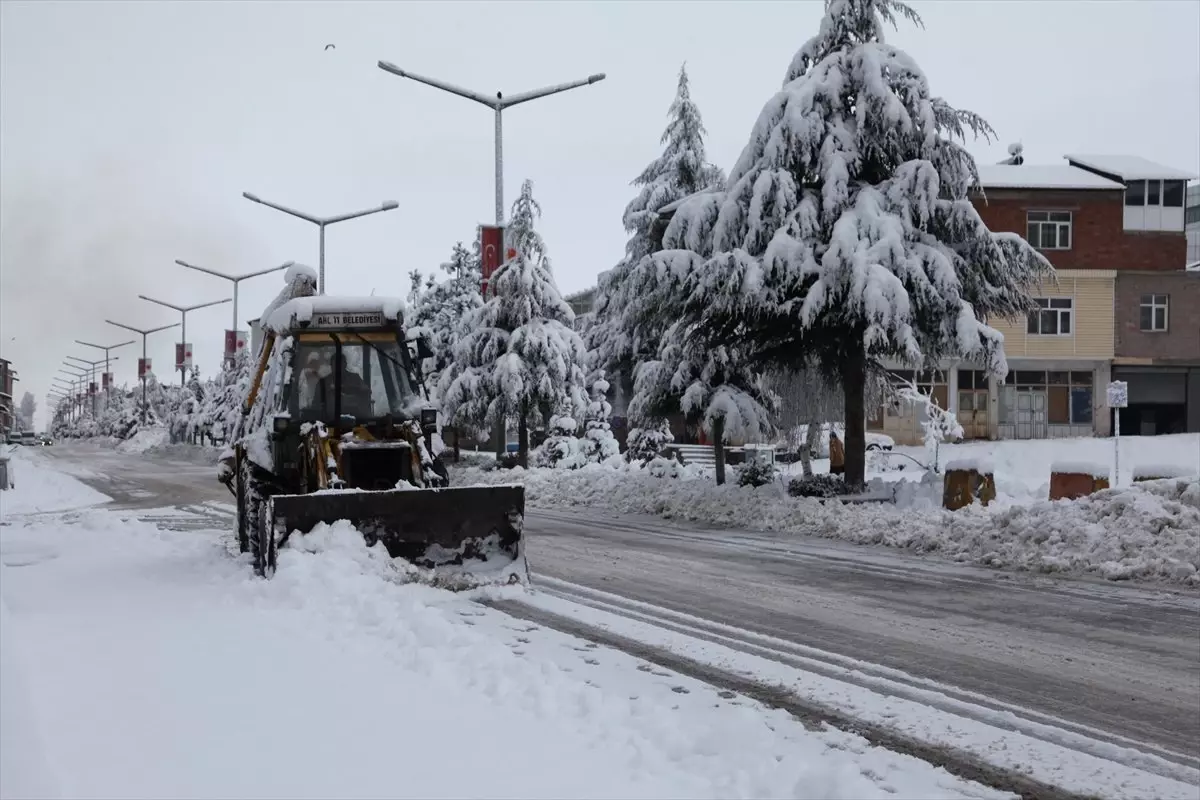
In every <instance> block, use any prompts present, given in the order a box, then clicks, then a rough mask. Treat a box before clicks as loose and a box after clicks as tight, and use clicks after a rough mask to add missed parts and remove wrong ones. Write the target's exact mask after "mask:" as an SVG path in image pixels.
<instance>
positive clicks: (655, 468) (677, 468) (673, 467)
mask: <svg viewBox="0 0 1200 800" xmlns="http://www.w3.org/2000/svg"><path fill="white" fill-rule="evenodd" d="M646 474H647V475H649V476H651V477H653V478H682V477H685V476H686V475H687V469H686V468H685V467H684V466H683V465H682V464H680V463H679V461H678V460H676V459H675V458H674V457H673V456H672V457H671V458H666V457H663V456H655V457H654V458H652V459H650V461H649V462H648V463H647V464H646Z"/></svg>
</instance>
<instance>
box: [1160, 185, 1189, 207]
mask: <svg viewBox="0 0 1200 800" xmlns="http://www.w3.org/2000/svg"><path fill="white" fill-rule="evenodd" d="M1184 185H1185V184H1184V181H1163V201H1162V203H1163V206H1164V207H1165V208H1183V191H1184Z"/></svg>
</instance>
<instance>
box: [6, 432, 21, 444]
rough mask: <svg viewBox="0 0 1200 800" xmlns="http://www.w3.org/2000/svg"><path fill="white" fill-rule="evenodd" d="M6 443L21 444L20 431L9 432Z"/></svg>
mask: <svg viewBox="0 0 1200 800" xmlns="http://www.w3.org/2000/svg"><path fill="white" fill-rule="evenodd" d="M6 441H7V442H8V443H9V444H20V443H21V432H20V431H9V432H8V436H7V437H6Z"/></svg>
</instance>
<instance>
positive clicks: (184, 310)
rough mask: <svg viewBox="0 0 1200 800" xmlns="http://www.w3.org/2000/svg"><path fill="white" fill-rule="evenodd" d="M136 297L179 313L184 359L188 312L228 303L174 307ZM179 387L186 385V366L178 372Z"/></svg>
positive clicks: (214, 302) (147, 298) (214, 301)
mask: <svg viewBox="0 0 1200 800" xmlns="http://www.w3.org/2000/svg"><path fill="white" fill-rule="evenodd" d="M138 297H140V298H141V299H143V300H148V301H150V302H151V303H158V304H159V305H160V306H166V307H167V308H172V309H174V310H176V311H178V312H179V314H180V317H181V319H180V325H181V327H182V330H181V331H180V332H179V338H180V343H181V344H182V345H183V352H184V356H185V357H186V356H187V315H188V312H189V311H195V310H197V309H200V308H208V307H209V306H219V305H221V303H228V302H229V298H228V297H226V298H225V299H224V300H213V301H211V302H208V303H197V304H196V305H194V306H177V305H174V304H173V303H168V302H166V301H163V300H155V299H154V298H153V297H146V295H144V294H139V295H138ZM179 385H180V386H186V385H187V367H186V366H183V367H181V368H180V370H179Z"/></svg>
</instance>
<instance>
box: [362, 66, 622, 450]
mask: <svg viewBox="0 0 1200 800" xmlns="http://www.w3.org/2000/svg"><path fill="white" fill-rule="evenodd" d="M379 68H380V69H381V70H383V71H384V72H390V73H391V74H393V75H397V76H399V77H401V78H408V79H410V80H414V81H416V82H418V83H423V84H425V85H426V86H432V87H433V88H435V89H441V90H442V91H443V92H449V93H450V94H456V95H458V96H459V97H465V98H466V99H468V100H474V101H475V102H476V103H479V104H480V105H485V106H487V107H488V108H490V109H492V111H493V112H494V113H495V145H496V158H495V198H494V200H495V203H496V208H495V212H496V227H497V228H503V227H504V109H506V108H511V107H512V106H515V105H520V104H521V103H528V102H529V101H530V100H537V99H539V98H542V97H549V96H550V95H552V94H559V93H561V92H566V91H569V90H571V89H577V88H579V87H581V86H590V85H592V84H593V83H599V82H600V81H602V80H604V77H605V76H604V73H603V72H597V73H596V74H594V75H589V76H587V77H586V78H583V79H581V80H577V81H570V82H568V83H560V84H556V85H554V86H544V87H542V88H541V89H533V90H532V91H528V92H521V93H519V94H514V95H510V96H508V97H505V96H504V93H503V92H496V96H495V97H494V98H493V97H488V96H487V95H485V94H483V93H481V92H475V91H472V90H470V89H464V88H463V87H461V86H455V85H454V84H452V83H446V82H445V81H440V80H437V79H436V78H429V77H426V76H424V75H418V74H417V73H415V72H409V71H408V70H404V69H401V68H400V67H397V66H396V65H395V64H392V63H391V62H388V61H380V62H379ZM503 257H504V256H503V242H501V253H500V258H501V260H503ZM507 432H508V426H507V422H506V420H505V419H504V417H503V415H500V416H498V418H497V419H496V423H495V424H494V425H493V426H492V436H493V437H494V438H495V439H496V457H497V458H499V457H500V456H501V455H503V453H504V450H505V445H506V441H505V440H506V439H507ZM457 435H458V434H457V432H456V433H455V436H456V437H457Z"/></svg>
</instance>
